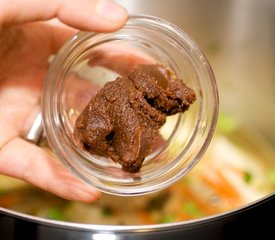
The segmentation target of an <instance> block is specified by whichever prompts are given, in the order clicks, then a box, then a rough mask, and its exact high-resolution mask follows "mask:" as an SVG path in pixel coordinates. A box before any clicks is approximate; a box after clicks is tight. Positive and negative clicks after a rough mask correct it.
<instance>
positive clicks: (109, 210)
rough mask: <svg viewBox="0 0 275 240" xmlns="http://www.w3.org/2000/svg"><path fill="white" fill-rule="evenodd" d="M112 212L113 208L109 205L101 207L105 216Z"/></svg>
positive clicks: (110, 214)
mask: <svg viewBox="0 0 275 240" xmlns="http://www.w3.org/2000/svg"><path fill="white" fill-rule="evenodd" d="M113 214H114V210H113V209H112V208H111V207H110V206H104V207H103V208H102V215H103V216H105V217H110V216H112V215H113Z"/></svg>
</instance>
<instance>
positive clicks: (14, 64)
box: [0, 0, 127, 202]
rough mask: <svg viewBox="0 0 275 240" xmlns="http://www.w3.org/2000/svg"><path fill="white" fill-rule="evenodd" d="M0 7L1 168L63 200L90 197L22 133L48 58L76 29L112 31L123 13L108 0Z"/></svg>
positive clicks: (2, 2) (3, 0)
mask: <svg viewBox="0 0 275 240" xmlns="http://www.w3.org/2000/svg"><path fill="white" fill-rule="evenodd" d="M0 9H1V10H0V109H1V110H0V173H2V174H5V175H8V176H12V177H15V178H19V179H23V180H25V181H27V182H29V183H32V184H34V185H36V186H38V187H40V188H42V189H44V190H46V191H50V192H53V193H54V194H56V195H59V196H61V197H63V198H66V199H71V200H79V201H85V202H90V201H94V200H95V199H97V198H98V197H99V192H98V191H96V190H95V189H94V188H92V187H90V186H88V185H86V184H85V183H83V182H82V181H81V180H79V179H78V178H76V177H75V176H74V175H72V174H71V173H70V172H69V171H68V170H67V169H66V168H65V167H64V166H63V165H62V163H60V162H59V161H57V160H56V159H55V158H54V157H53V156H52V155H51V154H50V153H48V152H46V151H45V150H44V149H42V148H39V147H37V146H36V145H34V144H31V143H29V142H27V141H25V140H24V139H23V138H22V137H23V136H25V134H26V133H27V132H28V130H29V129H30V126H31V124H32V122H33V119H34V117H35V115H36V113H37V111H38V108H39V100H40V94H41V89H42V85H43V80H44V77H45V73H46V71H47V68H48V62H47V59H48V57H49V56H50V55H51V54H55V53H56V52H57V50H58V49H59V48H60V46H61V45H62V44H63V43H64V42H65V41H66V40H67V39H68V38H70V37H71V36H72V35H73V34H75V33H76V32H77V30H76V29H80V30H87V31H113V30H116V29H117V28H119V27H121V26H123V24H124V23H125V22H126V20H127V13H126V11H125V10H124V9H123V8H121V7H119V6H117V5H114V3H111V2H110V1H107V0H80V1H73V0H67V1H66V0H55V1H54V0H51V1H48V0H41V1H35V0H28V1H20V0H15V1H13V3H12V4H10V2H9V1H7V0H0ZM51 19H53V20H51ZM49 20H50V21H49ZM61 22H62V23H61Z"/></svg>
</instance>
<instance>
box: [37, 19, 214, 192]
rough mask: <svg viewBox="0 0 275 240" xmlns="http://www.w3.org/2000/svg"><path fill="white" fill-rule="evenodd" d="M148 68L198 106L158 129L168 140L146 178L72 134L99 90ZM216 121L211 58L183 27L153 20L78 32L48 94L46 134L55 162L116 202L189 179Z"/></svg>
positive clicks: (146, 168)
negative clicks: (91, 150) (159, 67)
mask: <svg viewBox="0 0 275 240" xmlns="http://www.w3.org/2000/svg"><path fill="white" fill-rule="evenodd" d="M148 62H157V63H161V64H163V65H165V66H167V67H169V68H170V69H171V70H172V71H173V72H174V73H175V75H176V76H177V77H178V78H181V79H183V81H184V82H185V83H186V84H187V85H188V86H189V87H191V88H193V90H194V91H195V93H196V95H197V99H196V101H195V103H194V104H192V105H191V106H190V108H189V110H188V111H187V112H185V113H184V114H176V115H174V116H169V117H168V118H167V122H166V123H165V125H164V126H163V127H162V128H161V129H160V134H161V137H162V140H161V141H159V143H158V144H157V145H156V146H155V147H154V151H153V152H152V153H151V154H150V155H149V156H148V157H146V159H145V161H144V163H143V166H142V168H141V170H140V172H138V173H128V172H125V171H123V170H122V169H121V165H119V164H117V163H114V162H113V161H112V160H110V159H107V158H104V157H99V156H96V155H90V154H88V153H86V152H84V151H82V150H80V149H78V148H77V147H76V146H75V145H74V143H73V141H72V133H73V128H74V123H75V120H76V118H77V117H78V115H79V114H80V113H81V111H82V110H83V108H84V107H85V106H86V105H87V103H88V102H89V100H90V98H91V97H92V96H94V95H95V94H96V92H97V90H98V89H100V88H101V87H102V86H103V85H104V84H105V83H106V82H107V81H112V80H114V79H115V78H116V77H117V76H119V75H123V74H127V73H128V72H129V71H131V69H132V68H133V67H134V66H136V65H137V64H140V63H148ZM217 115H218V92H217V86H216V82H215V77H214V75H213V72H212V69H211V67H210V65H209V63H208V61H207V59H206V57H205V56H204V54H203V53H202V51H201V50H200V48H199V47H198V46H197V44H196V43H195V42H194V41H193V40H192V39H191V38H190V37H189V36H188V35H187V34H186V33H185V32H183V31H182V30H181V29H179V28H178V27H177V26H175V25H173V24H171V23H169V22H167V21H165V20H163V19H159V18H155V17H151V16H130V17H129V20H128V22H127V24H126V25H125V26H124V27H123V28H122V29H120V30H118V31H116V32H112V33H91V32H79V33H78V34H77V35H75V36H74V37H73V38H72V39H70V40H69V41H68V42H67V43H66V44H65V45H64V46H63V47H62V48H61V49H60V51H59V52H58V53H57V55H56V56H55V58H54V60H53V62H52V63H51V66H50V68H49V71H48V74H47V78H46V81H45V85H44V89H43V94H42V116H43V124H44V130H45V133H46V136H47V139H48V142H49V145H50V147H51V148H52V150H53V151H54V152H55V154H56V156H57V157H58V158H59V159H60V160H61V161H62V162H63V163H64V164H65V165H66V166H67V167H68V168H69V169H70V170H72V171H73V172H74V173H75V174H76V175H77V176H79V177H81V178H82V179H83V180H84V181H86V182H88V183H89V184H91V185H93V186H94V187H96V188H98V189H99V190H100V191H103V192H106V193H110V194H116V195H140V194H145V193H151V192H154V191H157V190H161V189H163V188H166V187H168V186H170V185H171V184H173V183H174V182H175V181H177V180H178V179H180V178H181V177H183V176H184V175H185V174H186V173H188V171H190V170H191V169H192V168H193V167H194V166H195V164H196V163H198V162H199V160H200V158H201V157H202V155H203V154H204V152H205V151H206V149H207V146H208V145H209V143H210V141H211V138H212V136H213V132H214V130H215V126H216V121H217Z"/></svg>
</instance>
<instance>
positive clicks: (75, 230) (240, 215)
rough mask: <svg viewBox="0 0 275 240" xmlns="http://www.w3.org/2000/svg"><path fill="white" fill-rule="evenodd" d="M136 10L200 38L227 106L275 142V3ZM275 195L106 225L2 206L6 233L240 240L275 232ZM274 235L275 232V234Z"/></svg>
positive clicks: (132, 6) (9, 239) (252, 0)
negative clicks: (156, 221)
mask: <svg viewBox="0 0 275 240" xmlns="http://www.w3.org/2000/svg"><path fill="white" fill-rule="evenodd" d="M117 2H119V3H121V4H122V5H124V6H125V7H126V8H127V9H128V10H129V12H130V13H133V14H149V15H153V16H158V17H161V18H164V19H167V20H168V21H170V22H173V23H174V24H176V25H178V26H179V27H181V28H182V29H183V30H184V31H186V32H187V33H188V34H189V35H190V36H192V37H193V39H195V41H197V43H198V45H199V46H201V48H202V49H203V51H204V52H205V54H206V56H207V58H208V59H209V61H210V64H211V66H212V67H213V70H214V74H215V76H216V79H217V83H218V86H219V92H220V102H221V110H225V111H227V112H230V113H231V114H233V115H234V116H236V117H237V118H239V119H241V120H243V121H245V122H246V123H247V124H248V125H250V126H252V127H253V128H254V129H257V130H258V131H259V132H260V133H261V134H262V135H263V136H264V137H265V139H266V140H267V141H268V142H269V143H270V144H271V145H272V146H274V145H275V144H274V143H275V124H274V122H275V108H274V106H273V103H274V102H275V94H274V90H275V67H274V63H275V45H274V43H275V28H274V26H273V25H274V23H275V1H273V0H242V1H239V0H232V1H216V0H204V1H199V0H197V1H192V0H186V1H181V0H170V1H165V0H150V1H145V0H139V1H134V0H121V1H117ZM274 213H275V193H274V194H271V195H269V196H266V197H264V198H262V199H260V200H258V201H256V202H252V203H250V204H248V205H246V206H243V207H242V208H240V209H236V210H234V211H231V212H227V213H224V214H220V215H216V216H211V217H208V218H204V219H198V220H196V221H187V222H180V223H172V224H162V225H148V226H127V227H126V226H104V225H84V224H74V223H64V222H56V221H50V220H45V219H41V218H35V217H31V216H27V215H24V214H19V213H16V212H13V211H9V210H6V209H3V208H0V239H4V240H14V239H28V240H31V239H39V240H40V239H41V240H42V239H47V240H48V239H64V240H65V239H90V240H100V239H104V240H125V239H143V240H145V239H211V240H213V239H235V238H243V239H248V238H249V237H255V236H256V235H259V234H260V235H261V238H264V237H265V236H268V235H269V234H273V225H274V224H273V222H272V221H269V220H268V219H272V218H274ZM271 236H272V235H271Z"/></svg>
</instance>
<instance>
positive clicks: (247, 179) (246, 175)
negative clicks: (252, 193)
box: [243, 171, 252, 183]
mask: <svg viewBox="0 0 275 240" xmlns="http://www.w3.org/2000/svg"><path fill="white" fill-rule="evenodd" d="M243 179H244V181H245V182H246V183H251V181H252V173H251V172H249V171H244V173H243Z"/></svg>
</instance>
